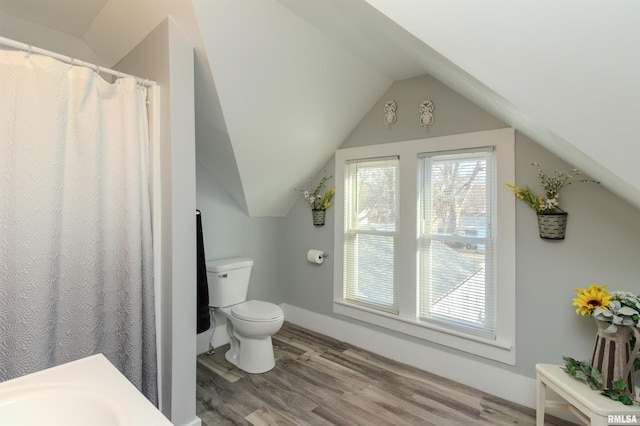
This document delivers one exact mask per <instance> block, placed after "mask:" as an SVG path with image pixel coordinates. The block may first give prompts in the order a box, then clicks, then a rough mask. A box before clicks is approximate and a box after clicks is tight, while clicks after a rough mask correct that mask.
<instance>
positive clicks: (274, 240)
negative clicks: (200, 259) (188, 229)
mask: <svg viewBox="0 0 640 426" xmlns="http://www.w3.org/2000/svg"><path fill="white" fill-rule="evenodd" d="M196 202H197V207H198V209H199V210H200V212H201V214H202V233H203V238H204V244H205V256H206V258H207V259H208V260H210V259H223V258H228V257H238V256H242V257H250V258H252V259H253V260H254V267H253V271H252V274H251V281H250V284H249V294H248V298H249V299H259V300H266V301H269V302H273V303H278V304H279V303H282V302H283V301H284V286H283V285H282V277H283V274H282V270H281V269H282V259H283V256H282V253H281V250H282V247H283V243H282V241H283V235H284V230H283V227H282V225H283V222H284V218H271V217H258V218H251V217H249V216H248V215H247V214H246V213H245V212H244V211H243V210H242V209H241V208H240V206H239V205H238V203H236V202H235V201H234V200H233V199H232V198H231V197H230V196H229V195H228V194H227V193H226V192H224V191H223V190H222V188H221V187H220V186H219V185H218V184H217V183H216V182H215V181H214V180H213V178H212V177H211V175H209V174H208V173H207V171H206V170H205V169H204V168H203V167H202V166H201V165H200V164H198V165H197V168H196Z"/></svg>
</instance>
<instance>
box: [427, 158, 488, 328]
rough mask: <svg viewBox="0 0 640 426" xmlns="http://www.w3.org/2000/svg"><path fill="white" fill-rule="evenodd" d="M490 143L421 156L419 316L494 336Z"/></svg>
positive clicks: (448, 325)
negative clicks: (484, 147) (474, 147)
mask: <svg viewBox="0 0 640 426" xmlns="http://www.w3.org/2000/svg"><path fill="white" fill-rule="evenodd" d="M493 157H494V154H493V150H492V149H486V150H473V151H459V152H454V153H446V154H442V153H432V154H424V155H420V158H419V186H418V187H419V212H418V213H419V218H420V233H419V240H418V259H419V260H418V262H419V265H418V270H419V276H418V280H419V284H418V285H419V294H420V301H419V316H420V318H421V319H422V320H424V321H428V322H431V323H434V324H438V323H439V324H442V325H445V326H446V327H449V328H454V329H455V328H458V329H459V330H460V331H463V332H465V333H469V334H475V335H478V336H482V337H485V338H495V324H496V318H495V317H496V312H495V298H496V288H495V279H494V275H495V273H494V266H493V265H494V262H493V236H492V218H493V205H494V198H495V197H494V193H495V173H496V172H495V161H494V160H493Z"/></svg>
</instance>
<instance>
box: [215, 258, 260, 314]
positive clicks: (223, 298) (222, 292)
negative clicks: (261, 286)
mask: <svg viewBox="0 0 640 426" xmlns="http://www.w3.org/2000/svg"><path fill="white" fill-rule="evenodd" d="M252 268H253V260H252V259H249V258H247V257H233V258H230V259H219V260H210V261H208V262H207V282H208V284H209V306H214V307H219V308H223V307H225V306H231V305H236V304H238V303H242V302H244V301H245V300H247V290H248V289H249V278H250V277H251V269H252Z"/></svg>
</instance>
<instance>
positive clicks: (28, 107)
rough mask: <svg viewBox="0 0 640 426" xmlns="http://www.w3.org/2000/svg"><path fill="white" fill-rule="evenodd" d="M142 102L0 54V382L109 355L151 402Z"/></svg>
mask: <svg viewBox="0 0 640 426" xmlns="http://www.w3.org/2000/svg"><path fill="white" fill-rule="evenodd" d="M145 99H146V88H143V87H139V86H138V85H137V84H136V80H135V78H132V77H128V78H122V79H118V80H117V81H116V82H115V83H113V84H111V83H108V82H106V81H105V80H103V79H102V78H101V77H100V76H99V75H98V74H97V73H96V72H95V71H93V70H91V69H88V68H85V67H77V66H72V65H69V64H64V63H62V62H59V61H57V60H55V59H53V58H50V57H47V56H41V55H36V54H28V53H25V52H18V51H6V50H5V51H3V50H0V381H4V380H7V379H11V378H14V377H18V376H21V375H24V374H28V373H32V372H35V371H38V370H41V369H44V368H48V367H52V366H55V365H58V364H61V363H65V362H68V361H72V360H75V359H79V358H82V357H85V356H88V355H92V354H96V353H103V354H104V355H105V356H106V357H107V358H108V359H109V360H110V361H111V362H112V363H113V364H114V365H115V366H116V367H118V368H119V369H120V371H122V373H123V374H124V375H125V376H127V377H128V378H129V380H131V382H132V383H133V384H134V385H136V386H137V387H138V388H139V389H140V390H141V391H142V392H143V393H144V394H145V395H146V396H147V397H148V398H149V399H150V400H151V401H152V402H154V403H156V398H157V397H156V393H157V383H156V348H155V325H154V301H153V298H154V295H153V276H152V271H153V268H152V261H153V253H152V241H151V223H150V206H149V178H148V174H149V171H148V170H149V158H148V157H149V151H148V127H147V116H146V106H145Z"/></svg>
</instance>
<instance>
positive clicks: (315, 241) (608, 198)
mask: <svg viewBox="0 0 640 426" xmlns="http://www.w3.org/2000/svg"><path fill="white" fill-rule="evenodd" d="M389 99H394V100H395V101H396V103H397V105H398V111H397V114H398V120H397V122H396V124H393V125H391V126H389V127H387V126H386V125H385V124H384V122H383V106H384V103H385V102H386V101H387V100H389ZM423 99H431V100H432V101H433V102H434V104H435V110H434V114H435V122H434V124H433V125H432V126H431V127H430V128H429V129H424V128H422V127H420V126H419V124H418V112H417V111H418V105H419V103H420V102H421V101H422V100H423ZM503 127H507V126H506V125H505V124H504V123H501V122H500V121H499V120H497V119H495V118H494V117H492V116H490V115H488V114H487V113H486V112H484V111H482V110H481V109H479V108H477V107H476V106H475V105H473V104H471V103H470V102H468V101H467V100H465V99H464V98H462V97H461V96H459V95H458V94H457V93H455V92H453V91H451V90H450V89H448V88H447V87H445V86H444V85H442V84H440V83H439V82H438V81H436V80H435V79H433V78H431V77H430V76H423V77H417V78H412V79H409V80H405V81H400V82H396V83H394V84H393V85H392V86H391V87H390V89H389V91H388V92H387V93H386V94H385V95H384V96H383V97H382V98H381V99H380V100H379V101H378V102H377V103H376V105H374V107H373V108H372V110H371V111H370V112H369V113H368V114H367V115H366V116H365V117H364V118H363V119H362V121H361V122H360V124H359V125H358V126H357V127H356V128H355V129H354V130H353V132H352V134H351V135H350V136H349V137H348V138H347V139H346V140H345V142H344V144H343V146H342V147H343V148H346V147H354V146H363V145H372V144H379V143H386V142H396V141H401V140H412V139H420V138H427V137H435V136H443V135H447V134H456V133H465V132H472V131H480V130H490V129H496V128H503ZM532 161H537V162H539V163H540V164H541V165H543V167H544V168H545V169H546V170H548V171H549V173H553V170H555V169H558V170H567V169H569V168H571V166H570V165H569V164H566V163H564V162H562V161H561V160H559V159H558V158H557V157H555V156H554V155H552V154H550V153H549V152H548V151H546V150H545V149H543V148H542V147H540V146H539V145H538V144H536V143H534V142H532V141H530V140H528V139H527V138H525V137H524V136H522V135H520V134H517V136H516V182H517V183H518V184H520V185H524V184H528V185H530V186H531V187H532V188H537V187H536V185H537V184H538V178H537V172H536V170H535V168H534V167H532V166H531V165H530V163H531V162H532ZM333 167H334V165H333V161H330V162H329V163H328V164H327V165H326V168H327V170H328V171H332V170H333ZM561 197H562V198H561V207H562V208H563V209H564V210H566V211H568V212H569V223H568V227H567V238H566V239H565V240H564V241H561V242H549V241H545V240H542V239H540V238H539V236H538V229H537V222H536V216H535V212H533V210H531V209H530V208H529V207H528V206H526V205H525V204H524V203H522V202H518V203H517V213H516V222H517V233H516V238H517V242H516V246H517V265H516V267H517V276H516V279H517V283H516V287H517V289H516V297H517V300H516V303H517V306H516V310H517V324H516V326H517V334H516V351H517V358H516V365H515V366H507V365H504V364H501V363H498V362H494V361H489V360H486V359H483V358H479V357H475V356H473V355H469V354H463V353H459V352H456V351H453V350H451V349H448V348H443V347H440V346H437V345H433V344H430V343H428V342H423V343H421V344H424V345H427V346H431V347H434V348H437V349H440V350H442V351H445V352H456V353H458V354H461V355H462V356H465V357H468V358H473V359H477V360H479V361H482V362H484V363H488V364H492V365H495V366H497V367H500V368H504V369H507V370H512V371H514V372H517V373H519V374H523V375H526V376H529V377H534V376H535V373H534V369H535V363H537V362H550V363H559V362H561V361H562V356H563V355H568V356H574V357H576V358H580V359H586V358H589V357H590V352H591V349H592V344H593V336H594V332H595V324H594V323H593V320H590V319H586V318H582V317H578V316H577V315H576V314H575V308H574V307H572V306H571V300H572V299H573V297H574V292H573V288H575V287H586V286H588V285H589V284H591V283H599V284H604V283H608V284H609V288H610V289H612V290H615V289H621V290H622V289H624V290H628V291H632V292H640V285H639V284H638V281H637V278H636V277H638V275H639V273H640V262H638V260H637V253H638V251H639V250H638V249H639V248H640V221H638V219H640V212H639V211H638V210H637V209H636V208H634V207H632V206H630V205H629V204H627V203H626V202H624V201H622V200H620V199H619V198H618V197H616V196H614V195H613V194H611V193H610V192H609V191H607V190H606V189H605V188H603V187H602V186H600V185H595V184H579V185H572V186H569V187H568V188H566V189H565V190H563V192H562V194H561ZM334 215H335V211H334V209H333V208H330V209H329V210H328V211H327V223H326V225H325V226H324V227H321V228H314V227H313V225H312V224H311V213H310V212H309V209H308V208H307V206H306V205H305V204H304V203H303V202H302V201H298V202H297V203H296V204H295V205H294V207H293V208H292V209H291V211H290V212H289V214H288V216H287V217H286V220H285V224H284V228H283V232H284V237H283V238H284V239H283V246H282V251H283V254H285V258H286V259H287V262H286V265H285V267H284V268H283V278H284V283H283V285H284V288H285V298H284V301H285V302H286V303H288V304H290V305H294V306H297V307H300V308H303V309H306V310H309V311H313V312H317V313H320V314H324V315H330V316H333V314H332V310H333V308H332V294H333V261H332V259H333V257H332V256H330V257H329V258H328V261H327V262H325V263H324V264H323V265H321V266H318V265H312V264H310V263H308V262H306V261H305V257H304V255H305V253H306V251H307V250H308V249H309V248H320V249H324V250H328V251H329V252H330V253H331V250H332V248H333V222H334ZM340 319H341V320H344V321H350V322H353V321H352V320H350V319H347V318H345V317H340ZM359 324H360V325H362V323H359ZM371 327H372V328H375V327H373V326H371ZM388 334H390V335H394V336H396V337H400V338H403V339H407V340H410V341H412V342H420V341H419V340H417V339H414V338H411V337H408V336H403V335H401V334H396V333H393V332H390V331H389V332H388Z"/></svg>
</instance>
